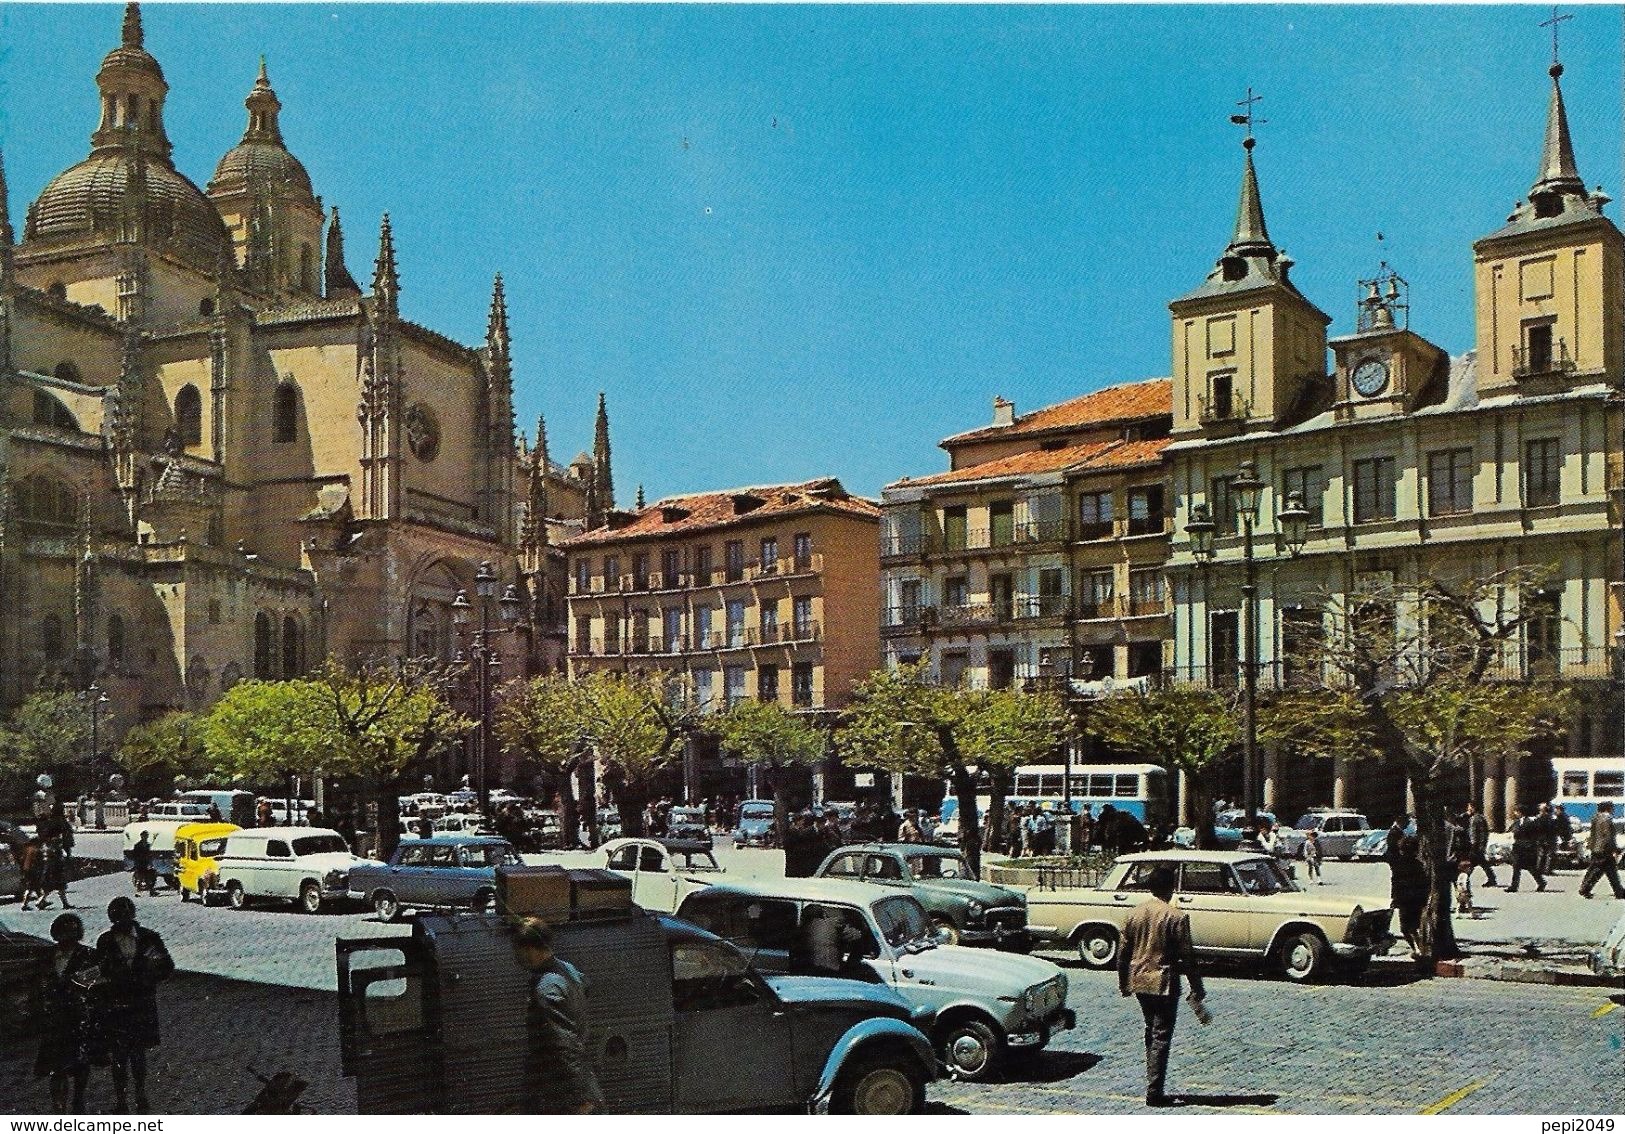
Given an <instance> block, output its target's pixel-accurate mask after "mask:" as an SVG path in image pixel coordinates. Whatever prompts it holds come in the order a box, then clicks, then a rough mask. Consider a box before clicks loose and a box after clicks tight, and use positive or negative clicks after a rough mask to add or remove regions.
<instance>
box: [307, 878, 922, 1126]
mask: <svg viewBox="0 0 1625 1134" xmlns="http://www.w3.org/2000/svg"><path fill="white" fill-rule="evenodd" d="M510 941H511V930H510V928H509V925H508V924H507V923H506V922H505V921H504V920H503V919H502V918H500V917H497V916H494V915H485V914H464V915H460V916H455V917H447V916H440V915H431V916H426V917H422V918H420V919H419V920H418V922H417V923H416V925H415V926H414V929H413V934H412V936H411V937H410V938H366V939H360V940H340V941H339V942H338V943H337V961H338V987H339V1020H340V1031H341V1037H340V1038H341V1053H342V1068H343V1073H344V1074H345V1075H347V1076H353V1077H354V1078H355V1079H356V1097H357V1104H358V1107H359V1109H360V1111H361V1112H362V1113H364V1114H366V1113H374V1114H418V1113H426V1112H439V1113H468V1114H472V1113H533V1112H535V1110H536V1100H535V1099H534V1098H533V1097H531V1095H530V1093H529V1088H528V1087H527V1082H529V1081H530V1079H531V1076H533V1075H534V1073H535V1069H534V1068H528V1067H527V1066H526V1064H527V1060H528V1059H529V1058H531V1057H530V1055H529V1052H530V1043H529V1036H528V1030H527V1029H528V1027H529V1022H528V1013H527V1002H528V999H529V992H530V986H531V981H532V979H533V978H532V977H531V975H530V974H529V973H528V972H527V971H526V970H524V969H523V968H522V967H521V966H520V965H519V963H518V962H517V961H516V960H515V959H514V956H513V952H512V947H511V944H510ZM554 952H555V953H556V955H557V956H559V957H560V958H561V959H563V960H565V961H568V962H569V963H570V964H572V965H574V966H575V967H576V968H578V969H579V970H580V971H581V973H582V975H583V976H584V977H585V979H586V984H587V990H586V991H587V1015H588V1022H589V1030H588V1040H587V1053H588V1057H589V1059H590V1061H591V1063H592V1065H593V1070H594V1073H595V1075H596V1076H597V1079H598V1083H599V1087H600V1089H601V1091H602V1093H603V1096H604V1110H605V1111H606V1112H608V1113H620V1114H673V1113H726V1112H743V1113H761V1112H764V1111H786V1112H792V1111H800V1112H803V1113H805V1112H807V1111H809V1110H814V1111H833V1112H836V1113H855V1114H908V1113H918V1112H919V1111H920V1109H921V1108H922V1107H923V1106H924V1103H925V1087H926V1084H927V1083H928V1082H929V1081H930V1080H931V1079H933V1078H935V1076H936V1062H935V1059H934V1058H933V1055H932V1052H931V1047H930V1043H929V1041H928V1040H927V1039H926V1038H925V1036H924V1035H923V1034H922V1033H921V1032H920V1031H919V1030H918V1028H917V1027H916V1026H915V1023H914V1019H915V1015H916V1014H915V1012H914V1010H913V1009H911V1008H910V1007H909V1006H908V1004H907V1003H905V1002H904V1001H903V1000H902V999H900V998H899V997H898V996H897V995H896V994H895V993H893V992H892V991H890V990H889V989H887V988H885V987H884V986H881V985H873V984H864V983H862V982H858V981H845V980H830V979H811V978H805V977H787V976H767V975H764V974H762V973H759V972H757V971H756V970H755V969H754V968H752V966H751V965H750V964H749V962H748V961H747V960H746V959H745V957H744V955H743V954H741V953H740V952H739V950H738V949H736V948H735V947H734V946H732V945H730V944H729V943H728V942H726V941H723V940H722V939H720V938H718V937H716V936H715V935H713V934H711V933H708V932H706V931H705V930H703V929H700V928H699V927H697V926H694V925H691V924H689V923H687V922H683V921H679V920H678V919H676V918H672V917H667V916H661V915H653V914H646V913H644V912H643V911H641V910H637V909H629V910H627V911H625V912H624V913H623V914H616V915H611V916H594V917H580V918H570V919H567V920H564V921H561V922H558V923H557V924H555V925H554ZM746 1036H748V1037H750V1039H749V1042H748V1043H741V1042H740V1039H741V1037H746Z"/></svg>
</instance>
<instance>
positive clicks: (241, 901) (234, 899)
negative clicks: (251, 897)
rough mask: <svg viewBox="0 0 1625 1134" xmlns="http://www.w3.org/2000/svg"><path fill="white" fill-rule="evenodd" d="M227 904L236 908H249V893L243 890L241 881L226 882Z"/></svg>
mask: <svg viewBox="0 0 1625 1134" xmlns="http://www.w3.org/2000/svg"><path fill="white" fill-rule="evenodd" d="M226 905H228V906H230V907H231V908H232V909H234V910H246V909H247V908H248V895H247V894H245V893H244V892H243V886H242V883H241V882H228V883H227V884H226Z"/></svg>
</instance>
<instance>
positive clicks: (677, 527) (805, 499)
mask: <svg viewBox="0 0 1625 1134" xmlns="http://www.w3.org/2000/svg"><path fill="white" fill-rule="evenodd" d="M736 500H737V501H743V502H745V503H747V504H748V503H750V502H751V501H760V503H758V504H756V506H755V507H752V508H750V510H749V511H746V512H740V511H739V510H738V507H737V505H736V503H735V502H736ZM817 511H825V512H836V513H840V514H843V515H848V516H853V517H855V518H859V519H865V520H876V521H878V520H879V518H880V506H879V505H878V504H876V503H875V502H874V501H873V500H867V499H865V498H863V497H861V496H849V495H847V492H846V489H844V488H842V487H841V482H840V481H838V480H836V479H834V478H833V477H831V478H826V479H822V480H809V481H803V482H802V483H800V484H771V485H761V486H757V487H752V488H730V489H726V490H723V491H721V492H701V493H696V494H694V495H691V496H668V497H666V498H665V499H664V500H657V501H656V502H655V503H654V504H651V505H650V506H649V507H647V508H644V509H643V510H642V511H639V512H632V513H628V514H629V515H630V516H631V520H630V521H629V522H628V523H625V524H622V525H621V526H619V527H613V528H612V527H602V528H595V529H594V530H592V531H590V532H584V533H582V534H581V535H578V536H572V537H571V538H569V539H567V540H564V541H563V543H562V544H561V545H560V546H562V547H569V548H574V547H587V546H591V545H594V544H604V543H618V542H620V541H623V540H632V539H648V538H652V537H656V536H668V535H678V534H688V533H690V532H696V531H702V530H705V529H709V528H724V527H730V526H733V525H735V524H754V523H758V522H760V521H762V520H779V519H783V518H785V517H787V516H793V515H799V514H802V513H806V512H817Z"/></svg>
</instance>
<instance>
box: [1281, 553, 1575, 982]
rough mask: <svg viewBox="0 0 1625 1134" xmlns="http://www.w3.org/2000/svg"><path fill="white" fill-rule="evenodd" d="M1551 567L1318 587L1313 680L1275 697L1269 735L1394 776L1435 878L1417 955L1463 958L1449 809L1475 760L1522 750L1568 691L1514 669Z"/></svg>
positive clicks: (1564, 709) (1553, 719)
mask: <svg viewBox="0 0 1625 1134" xmlns="http://www.w3.org/2000/svg"><path fill="white" fill-rule="evenodd" d="M1547 574H1548V573H1547V572H1546V571H1543V570H1540V569H1537V568H1530V567H1517V568H1513V569H1511V570H1508V571H1502V572H1498V573H1496V574H1494V575H1490V576H1487V577H1484V578H1471V579H1466V580H1462V581H1452V580H1445V579H1436V578H1429V579H1424V580H1423V581H1422V582H1420V583H1416V584H1411V585H1403V584H1393V583H1372V584H1367V585H1365V586H1362V587H1361V588H1359V589H1357V590H1355V591H1351V592H1350V593H1348V594H1346V595H1329V596H1326V609H1327V613H1328V615H1329V623H1330V625H1331V627H1332V629H1331V632H1329V633H1327V635H1326V636H1325V638H1324V639H1323V640H1322V641H1321V642H1319V643H1317V644H1315V645H1314V646H1313V647H1312V650H1311V656H1310V657H1309V659H1308V660H1309V663H1310V664H1308V665H1307V666H1306V667H1305V669H1304V672H1305V673H1306V674H1307V675H1309V677H1310V679H1311V684H1312V685H1313V686H1314V688H1313V689H1310V690H1306V691H1305V692H1303V693H1301V694H1299V695H1296V696H1292V697H1288V698H1283V699H1282V700H1281V701H1280V702H1278V703H1277V704H1276V705H1275V706H1273V707H1272V708H1271V710H1270V712H1269V713H1268V718H1269V720H1268V730H1269V731H1270V732H1271V734H1272V735H1273V736H1275V737H1277V738H1280V739H1283V740H1286V741H1289V742H1291V743H1294V744H1296V745H1298V746H1299V747H1300V748H1305V749H1307V750H1309V751H1311V752H1317V753H1320V754H1342V755H1344V756H1345V757H1349V758H1355V759H1359V758H1375V759H1377V760H1380V761H1383V762H1385V763H1387V764H1389V765H1390V766H1392V767H1394V768H1396V769H1398V770H1400V771H1402V772H1403V773H1404V774H1405V775H1406V776H1407V777H1408V779H1409V782H1410V788H1411V794H1412V797H1413V798H1414V800H1415V804H1416V828H1417V834H1418V836H1419V841H1420V843H1421V857H1422V862H1423V865H1424V867H1425V868H1426V869H1427V870H1428V872H1429V876H1430V878H1431V879H1432V889H1431V893H1430V895H1429V898H1428V905H1427V909H1426V911H1425V912H1424V915H1423V919H1422V927H1421V946H1422V948H1421V952H1422V954H1423V955H1424V956H1426V957H1431V958H1434V959H1436V960H1449V959H1451V958H1454V957H1457V956H1459V955H1460V950H1459V949H1458V947H1457V945H1456V938H1455V931H1454V929H1453V927H1452V925H1451V921H1450V902H1451V886H1452V884H1453V882H1454V879H1455V872H1456V864H1455V863H1454V862H1453V861H1452V860H1451V855H1450V813H1451V811H1452V810H1453V808H1454V807H1455V806H1457V805H1459V803H1460V802H1461V783H1462V780H1463V778H1464V777H1467V776H1470V772H1471V767H1472V765H1473V763H1474V762H1475V761H1477V760H1480V759H1482V758H1485V757H1490V756H1502V755H1508V754H1515V753H1517V752H1519V751H1520V750H1521V749H1522V748H1523V746H1524V745H1526V744H1527V743H1528V742H1529V741H1530V740H1532V739H1534V738H1535V737H1536V736H1539V735H1541V734H1542V733H1543V732H1547V731H1549V730H1552V729H1555V728H1560V727H1561V722H1562V721H1563V719H1564V718H1565V717H1566V716H1567V714H1568V713H1569V711H1570V707H1571V704H1572V699H1573V693H1572V691H1571V690H1569V689H1568V688H1566V687H1564V686H1562V685H1559V684H1558V683H1556V682H1555V681H1552V680H1548V679H1546V678H1545V677H1544V676H1542V675H1540V674H1538V673H1537V674H1528V673H1526V672H1525V667H1524V666H1523V665H1522V664H1520V663H1521V658H1520V653H1521V651H1520V646H1521V645H1522V642H1521V640H1520V639H1521V638H1522V631H1523V629H1524V627H1525V626H1527V625H1528V624H1529V622H1530V621H1531V620H1532V619H1533V618H1534V617H1536V612H1537V611H1538V609H1539V604H1538V603H1537V602H1535V601H1534V600H1535V598H1536V596H1537V594H1538V593H1539V592H1540V590H1541V587H1542V583H1543V581H1544V580H1545V578H1546V576H1547Z"/></svg>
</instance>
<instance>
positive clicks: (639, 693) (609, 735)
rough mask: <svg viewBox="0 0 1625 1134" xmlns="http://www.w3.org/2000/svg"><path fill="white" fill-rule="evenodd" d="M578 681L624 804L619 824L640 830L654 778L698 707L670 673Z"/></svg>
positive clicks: (608, 781)
mask: <svg viewBox="0 0 1625 1134" xmlns="http://www.w3.org/2000/svg"><path fill="white" fill-rule="evenodd" d="M578 684H579V686H580V690H581V697H582V722H583V723H584V724H585V725H586V726H587V728H586V736H587V740H588V742H589V743H590V744H591V745H592V746H593V749H594V751H595V752H596V754H597V756H598V761H599V765H600V767H601V768H602V770H603V777H604V784H605V786H607V787H608V788H609V789H610V791H611V792H612V793H613V794H614V796H615V803H616V806H617V807H618V808H619V809H620V813H621V829H622V830H624V831H625V832H626V833H627V834H629V835H633V834H641V833H642V831H643V808H644V805H645V804H647V803H648V801H649V795H650V792H651V790H652V788H653V786H654V783H655V781H656V778H657V777H658V776H659V774H660V772H661V771H662V770H663V769H665V768H667V767H669V766H670V764H671V762H672V761H673V760H674V759H675V758H676V756H677V746H678V744H679V743H680V742H681V741H682V740H683V738H684V737H685V736H686V735H687V734H688V732H689V730H691V729H693V728H695V727H696V726H697V725H698V722H699V717H698V715H697V712H696V707H695V706H694V705H693V704H692V703H691V701H690V700H689V698H687V697H686V696H685V695H684V694H685V692H686V691H685V690H684V689H683V687H682V686H681V685H680V684H678V682H677V680H676V679H675V678H673V677H671V676H669V675H666V674H637V673H630V674H628V673H609V672H600V673H594V674H589V675H587V676H586V677H585V678H583V679H581V680H580V681H579V682H578Z"/></svg>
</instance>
